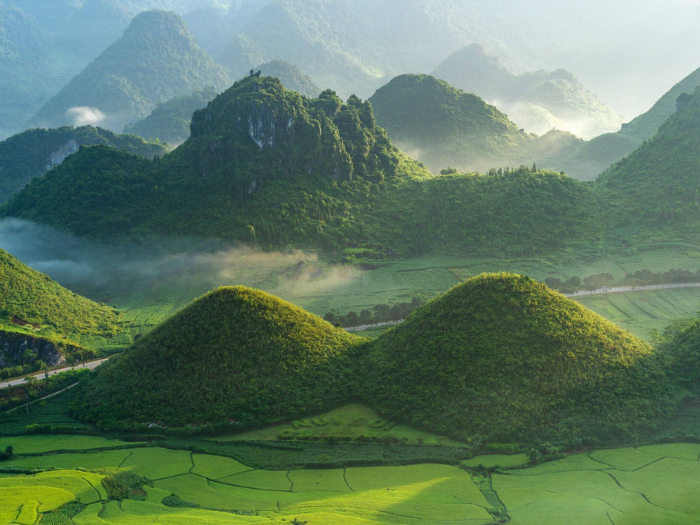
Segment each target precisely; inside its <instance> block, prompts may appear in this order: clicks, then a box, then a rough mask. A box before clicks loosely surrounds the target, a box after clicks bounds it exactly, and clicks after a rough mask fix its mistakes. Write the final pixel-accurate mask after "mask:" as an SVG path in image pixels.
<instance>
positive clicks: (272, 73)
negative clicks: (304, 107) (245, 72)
mask: <svg viewBox="0 0 700 525" xmlns="http://www.w3.org/2000/svg"><path fill="white" fill-rule="evenodd" d="M254 69H255V70H256V71H262V74H263V75H265V76H266V77H277V78H279V79H280V81H281V82H282V85H283V86H284V87H285V88H287V89H289V90H290V91H296V92H297V93H301V94H302V95H304V96H305V97H308V98H318V95H319V94H320V93H321V88H319V87H318V86H317V85H316V84H315V83H314V81H313V79H312V78H311V77H310V76H309V75H306V74H305V73H304V72H303V71H302V70H301V69H299V68H298V67H297V66H295V65H294V64H290V63H289V62H285V61H284V60H271V61H270V62H267V63H265V64H263V65H261V66H258V67H257V68H254Z"/></svg>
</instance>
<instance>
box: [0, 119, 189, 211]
mask: <svg viewBox="0 0 700 525" xmlns="http://www.w3.org/2000/svg"><path fill="white" fill-rule="evenodd" d="M188 122H189V121H188ZM97 144H101V145H105V146H110V147H112V148H116V149H118V150H122V151H127V152H129V153H131V154H133V155H140V156H142V157H146V158H153V157H155V156H156V155H160V156H162V155H164V154H165V153H167V149H166V148H165V146H163V145H161V144H159V143H154V142H147V141H145V140H144V139H142V138H141V137H136V136H133V135H116V134H114V133H112V132H111V131H107V130H105V129H101V128H96V127H92V126H82V127H79V128H73V127H63V128H58V129H32V130H29V131H25V132H23V133H20V134H18V135H14V136H13V137H10V138H8V139H7V140H5V141H3V142H0V203H2V202H5V201H7V200H8V199H9V198H10V197H12V196H13V195H14V194H15V193H17V192H18V191H20V190H21V189H22V188H24V187H25V186H26V185H27V184H29V182H31V181H32V180H33V179H34V178H36V177H39V176H41V175H43V174H44V173H46V172H47V171H49V170H50V169H52V168H54V167H56V166H58V165H59V164H60V163H61V162H63V161H64V160H65V159H66V157H68V156H69V155H71V154H73V153H75V152H76V151H78V149H79V148H80V146H94V145H97Z"/></svg>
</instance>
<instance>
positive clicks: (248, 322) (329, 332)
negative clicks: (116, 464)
mask: <svg viewBox="0 0 700 525" xmlns="http://www.w3.org/2000/svg"><path fill="white" fill-rule="evenodd" d="M364 341H365V340H364V339H362V338H359V337H355V336H352V335H349V334H348V333H347V332H345V331H344V330H342V329H340V328H335V327H334V326H332V325H330V324H329V323H326V322H325V321H323V320H322V319H321V318H319V317H316V316H314V315H311V314H309V313H307V312H305V311H304V310H302V309H300V308H298V307H296V306H294V305H292V304H290V303H287V302H285V301H282V300H281V299H278V298H276V297H273V296H271V295H268V294H265V293H263V292H259V291H256V290H251V289H248V288H244V287H235V288H220V289H218V290H216V291H214V292H212V293H209V294H207V295H205V296H204V297H202V298H201V299H198V300H197V301H195V302H194V303H193V304H191V305H190V306H188V307H187V308H186V309H184V310H183V311H181V312H180V313H178V314H176V315H175V316H173V317H172V318H171V319H169V320H168V321H166V322H165V323H163V324H162V325H160V326H159V327H158V328H156V329H155V330H153V331H152V332H150V333H149V334H147V335H145V336H144V337H143V338H141V339H139V340H138V341H137V342H136V343H135V344H134V345H133V346H132V347H131V348H129V349H128V350H126V351H125V352H124V354H123V355H121V356H119V357H118V358H115V359H113V360H112V361H110V362H109V363H108V364H107V365H106V366H105V367H104V368H103V369H101V370H100V371H99V373H98V375H97V377H96V378H95V379H94V380H93V382H92V383H91V384H89V385H88V386H87V388H86V389H85V390H84V391H83V392H82V393H81V396H80V399H79V401H78V402H77V403H76V406H75V413H76V414H77V415H78V416H79V417H81V418H84V419H87V420H90V421H99V422H100V426H102V427H103V428H110V427H113V426H120V427H124V426H126V427H128V426H130V425H133V424H135V423H136V424H139V423H145V424H148V423H152V422H162V423H164V424H166V425H168V426H177V427H184V426H185V425H188V424H195V425H202V424H206V423H214V424H216V423H225V422H227V421H228V422H230V425H231V426H233V427H234V428H235V427H238V428H246V427H249V426H252V425H255V424H258V423H262V422H268V421H271V420H273V419H275V418H280V417H290V416H295V415H301V414H305V413H309V412H313V411H317V410H322V409H326V408H330V407H333V406H334V404H337V403H339V402H341V401H343V400H346V399H347V398H348V397H351V395H352V394H351V393H350V392H351V381H352V374H351V372H352V360H351V359H350V355H349V354H350V352H351V351H352V349H353V348H355V347H358V346H359V345H361V344H363V343H364Z"/></svg>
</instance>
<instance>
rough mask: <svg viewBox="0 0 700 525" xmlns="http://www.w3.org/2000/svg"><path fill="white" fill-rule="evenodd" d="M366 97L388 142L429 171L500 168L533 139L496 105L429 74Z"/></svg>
mask: <svg viewBox="0 0 700 525" xmlns="http://www.w3.org/2000/svg"><path fill="white" fill-rule="evenodd" d="M369 100H370V102H371V103H372V108H373V109H374V113H375V115H376V117H377V123H378V124H379V125H380V126H382V127H383V128H384V129H386V130H387V132H388V133H389V136H390V137H391V139H392V141H393V142H394V143H395V144H396V145H397V146H398V147H399V148H401V149H402V150H403V151H406V152H408V153H409V154H410V155H411V156H413V157H416V158H418V159H420V160H421V161H422V162H424V163H425V164H427V165H428V167H429V168H430V169H431V170H433V171H439V170H440V169H441V168H446V167H447V166H452V167H456V168H460V169H467V170H488V169H489V168H492V167H494V166H498V165H501V166H502V165H504V164H507V163H508V161H509V160H512V159H514V158H516V157H517V155H518V151H520V150H521V149H522V148H523V147H524V146H525V145H526V144H528V143H529V142H530V141H531V137H530V136H529V135H528V134H527V133H525V132H523V131H520V129H519V128H518V126H516V125H515V124H513V123H512V122H511V121H510V120H508V117H507V116H506V115H504V114H503V113H501V112H500V111H498V109H496V108H495V107H494V106H490V105H488V104H487V103H486V102H484V101H483V100H482V99H480V98H479V97H478V96H476V95H472V94H469V93H465V92H464V91H461V90H459V89H455V88H454V87H452V86H450V85H449V84H448V83H447V82H444V81H442V80H438V79H436V78H435V77H431V76H428V75H401V76H398V77H396V78H394V79H393V80H392V81H391V82H389V83H388V84H387V85H386V86H384V87H382V88H380V89H379V90H377V92H376V93H375V94H374V95H373V96H372V97H371V98H370V99H369Z"/></svg>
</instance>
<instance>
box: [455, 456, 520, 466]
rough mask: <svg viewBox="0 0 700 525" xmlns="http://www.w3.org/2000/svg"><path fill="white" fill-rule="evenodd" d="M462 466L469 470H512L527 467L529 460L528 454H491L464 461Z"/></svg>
mask: <svg viewBox="0 0 700 525" xmlns="http://www.w3.org/2000/svg"><path fill="white" fill-rule="evenodd" d="M461 464H462V465H464V466H465V467H469V468H476V467H479V466H482V467H485V468H495V467H499V468H511V467H521V466H523V465H527V464H528V458H527V455H526V454H512V455H507V454H490V455H487V456H476V457H474V458H472V459H467V460H464V461H462V462H461Z"/></svg>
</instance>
